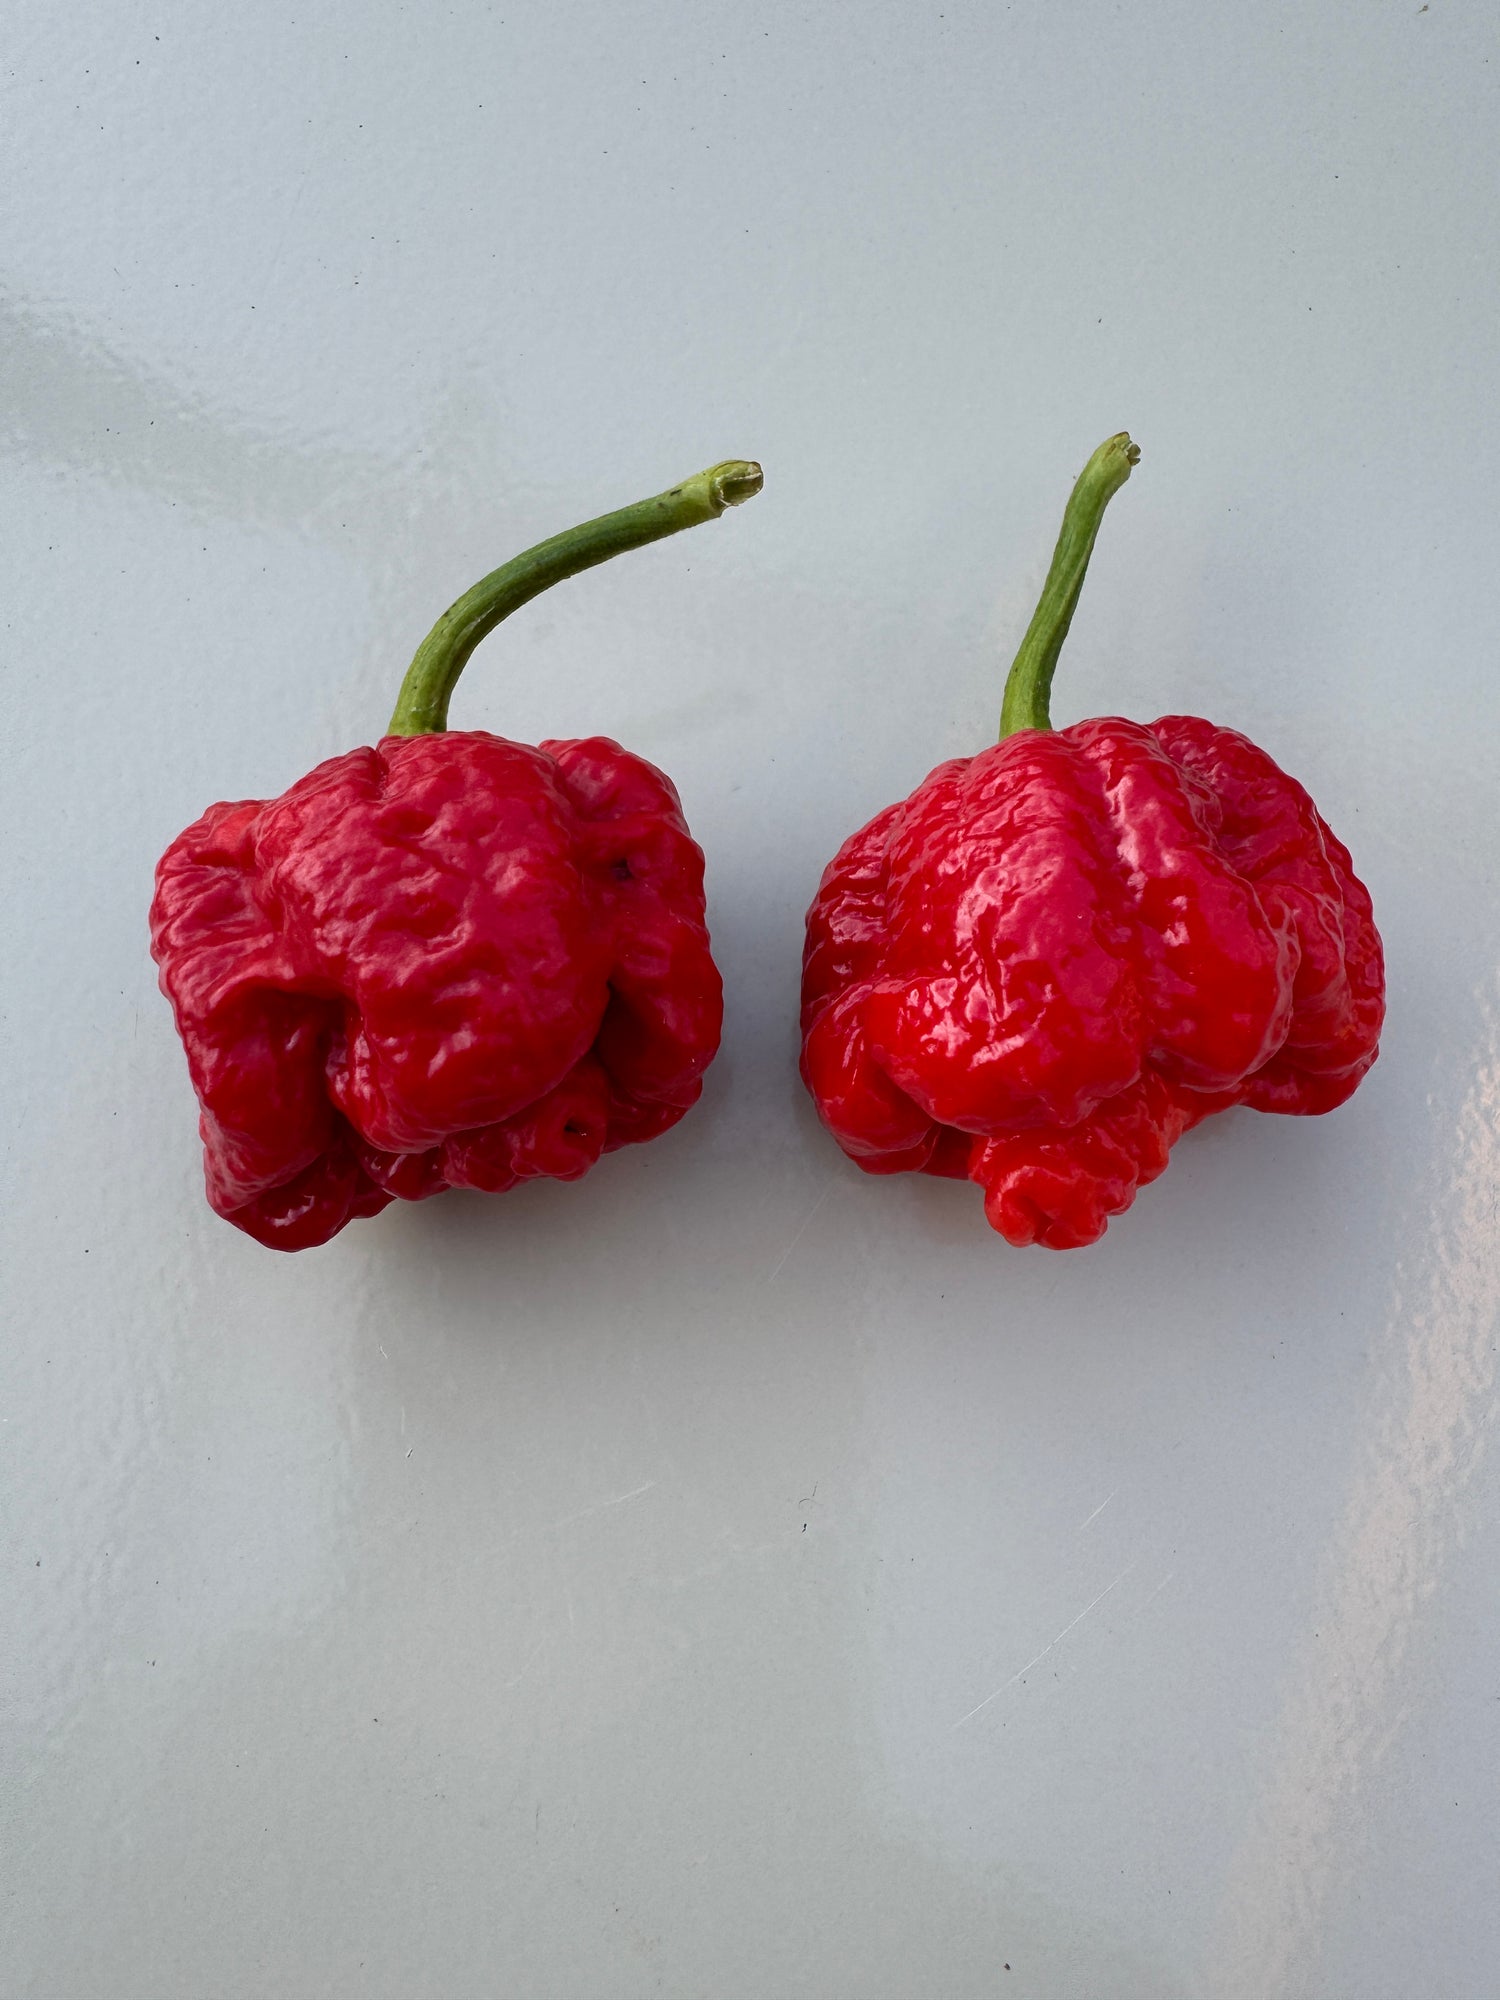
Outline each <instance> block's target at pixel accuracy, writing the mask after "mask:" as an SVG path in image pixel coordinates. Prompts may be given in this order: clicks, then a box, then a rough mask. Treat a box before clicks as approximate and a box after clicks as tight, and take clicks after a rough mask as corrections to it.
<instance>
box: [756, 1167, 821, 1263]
mask: <svg viewBox="0 0 1500 2000" xmlns="http://www.w3.org/2000/svg"><path fill="white" fill-rule="evenodd" d="M832 1193H833V1182H832V1181H830V1182H829V1183H828V1185H827V1187H825V1188H824V1190H823V1192H822V1193H821V1194H820V1195H819V1196H818V1198H817V1200H816V1201H815V1202H814V1203H813V1205H812V1207H811V1208H810V1209H809V1210H808V1211H807V1213H806V1215H804V1216H803V1218H802V1227H801V1228H800V1229H799V1230H798V1231H797V1233H796V1235H795V1236H794V1237H793V1238H792V1240H791V1242H790V1243H788V1245H787V1246H786V1248H785V1250H783V1251H782V1253H781V1256H780V1258H779V1260H778V1262H777V1265H776V1269H775V1270H774V1271H773V1272H772V1273H771V1275H770V1277H769V1278H767V1280H766V1283H767V1284H768V1285H774V1284H775V1282H776V1280H777V1279H778V1278H779V1277H780V1276H781V1274H782V1272H783V1271H784V1270H785V1268H786V1261H787V1259H788V1257H790V1256H791V1254H792V1252H793V1251H794V1250H795V1249H796V1247H797V1245H798V1244H799V1243H800V1242H801V1241H802V1239H803V1237H804V1236H805V1235H806V1234H807V1232H808V1230H809V1229H810V1228H811V1227H812V1219H813V1217H814V1216H815V1215H816V1214H817V1212H818V1210H819V1209H820V1208H821V1207H822V1206H823V1204H824V1202H825V1201H827V1199H828V1197H829V1196H830V1195H831V1194H832Z"/></svg>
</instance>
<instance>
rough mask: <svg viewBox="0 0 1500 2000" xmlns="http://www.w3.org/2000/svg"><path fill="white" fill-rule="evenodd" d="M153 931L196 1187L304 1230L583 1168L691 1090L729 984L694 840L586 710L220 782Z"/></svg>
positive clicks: (280, 1239) (664, 1115)
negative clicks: (573, 716)
mask: <svg viewBox="0 0 1500 2000" xmlns="http://www.w3.org/2000/svg"><path fill="white" fill-rule="evenodd" d="M151 944H152V951H153V954H154V955H155V957H156V959H157V962H158V965H159V967H160V971H161V983H162V987H163V990H164V991H165V993H166V995H167V997H168V998H169V999H170V1001H171V1002H172V1006H173V1010H174V1012H175V1014H176V1018H177V1027H178V1032H179V1034H180V1035H181V1037H182V1041H183V1046H184V1048H185V1049H186V1051H187V1058H188V1067H189V1071H190V1073H191V1076H192V1080H193V1085H194V1088H195V1089H196V1091H197V1093H198V1098H199V1102H200V1105H201V1107H202V1116H201V1119H200V1129H201V1131H202V1135H203V1150H204V1167H205V1175H206V1180H207V1188H208V1199H209V1202H210V1204H211V1206H212V1207H213V1208H214V1209H215V1210H216V1211H217V1212H218V1213H219V1214H220V1215H222V1216H224V1217H226V1218H227V1219H228V1220H229V1221H231V1222H234V1223H236V1224H238V1226H239V1227H240V1228H241V1229H244V1230H246V1231H248V1233H249V1234H250V1235H252V1236H254V1237H256V1238H257V1239H258V1240H259V1241H260V1242H262V1243H266V1244H269V1245H271V1246H272V1247H273V1248H277V1249H283V1250H300V1249H304V1248H307V1247H308V1246H309V1245H312V1244H315V1243H322V1242H325V1241H326V1240H327V1239H328V1238H329V1237H330V1236H332V1235H333V1234H334V1233H335V1232H336V1231H337V1230H340V1229H342V1228H343V1226H344V1224H345V1223H346V1222H349V1221H351V1220H352V1219H353V1218H354V1217H356V1216H365V1215H374V1214H376V1213H377V1212H378V1211H379V1210H380V1209H382V1208H384V1207H385V1206H386V1204H387V1203H388V1202H390V1201H391V1200H392V1199H394V1198H395V1197H397V1196H399V1197H401V1198H403V1199H405V1200H408V1201H418V1200H421V1199H423V1198H424V1197H425V1196H427V1195H431V1194H437V1193H439V1192H441V1191H442V1190H443V1189H444V1188H449V1187H465V1188H479V1189H483V1190H485V1191H487V1192H490V1193H500V1192H503V1191H504V1190H506V1189H508V1188H512V1187H515V1186H516V1185H517V1183H518V1182H520V1181H523V1180H530V1179H533V1178H537V1177H548V1178H551V1179H554V1180H575V1179H577V1177H578V1176H579V1175H580V1174H583V1173H586V1172H587V1170H588V1169H589V1168H590V1167H591V1166H592V1165H593V1164H594V1162H595V1161H596V1160H597V1159H598V1158H599V1156H600V1154H601V1153H604V1152H608V1151H610V1150H612V1149H613V1148H615V1147H617V1146H624V1145H628V1144H630V1143H631V1142H632V1141H635V1140H641V1139H652V1138H655V1137H656V1136H657V1134H658V1133H661V1132H664V1131H666V1130H667V1128H668V1127H669V1126H670V1125H674V1124H675V1123H676V1122H677V1120H678V1119H679V1118H681V1117H682V1115H683V1113H684V1112H685V1111H686V1110H687V1109H688V1108H689V1106H690V1105H692V1104H693V1103H694V1102H695V1101H696V1100H697V1098H698V1095H699V1093H700V1091H701V1089H702V1086H703V1072H704V1070H705V1069H706V1068H707V1066H708V1064H709V1062H710V1061H711V1060H712V1058H713V1055H714V1053H715V1051H716V1049H717V1048H718V1045H719V1030H720V1025H721V1022H722V1017H723V998H722V988H721V985H720V980H719V974H718V971H717V968H716V967H715V965H714V962H713V959H712V957H711V956H710V953H709V942H708V932H707V929H706V927H705V924H704V899H703V855H702V852H701V850H700V849H699V848H698V846H697V845H696V844H695V842H694V841H693V840H692V839H691V837H690V836H689V834H688V830H687V827H686V825H685V824H684V822H683V818H682V810H681V805H680V803H679V800H678V797H677V794H676V792H675V791H674V789H673V787H672V785H671V784H670V782H669V781H668V780H667V779H666V778H665V777H664V776H663V775H662V773H661V772H660V771H657V770H655V769H654V768H653V767H652V766H651V765H650V764H647V763H645V762H644V761H643V760H642V759H641V758H639V757H633V756H631V755H630V754H629V752H628V751H625V750H622V749H621V748H620V746H619V745H618V744H617V743H612V742H610V741H608V740H607V739H606V738H603V737H593V738H591V739H589V740H587V741H585V742H575V743H543V744H541V745H540V746H538V747H537V748H535V749H532V748H531V747H529V746H528V745H526V744H521V743H511V742H507V741H506V740H505V739H504V738H503V737H499V736H491V735H488V734H486V733H484V732H483V731H478V730H470V731H452V732H444V733H443V734H440V735H433V736H412V737H386V738H385V739H384V740H383V741H382V742H381V743H380V744H378V745H377V746H376V747H375V748H374V749H362V750H351V751H349V752H348V753H347V754H346V755H345V756H342V757H334V758H332V759H330V760H329V761H328V762H327V763H326V764H321V765H319V766H318V768H317V769H316V770H315V771H312V772H310V773H309V774H308V776H307V777H305V778H303V779H302V780H301V781H300V782H299V783H298V784H295V785H293V786H292V788H291V790H290V791H288V792H284V793H283V794H282V796H281V797H280V798H278V799H272V800H269V801H260V800H252V801H249V802H247V803H243V804H237V805H216V806H211V807H210V808H209V810H208V811H207V812H206V813H205V814H204V815H203V817H202V818H201V819H200V820H198V821H197V822H196V823H195V824H194V825H193V826H191V827H189V828H188V829H187V831H186V832H185V833H183V834H181V835H179V837H178V838H177V839H176V840H175V841H173V843H172V845H171V846H170V847H169V848H168V849H167V852H166V854H165V855H164V856H163V857H162V860H161V863H160V865H159V867H158V869H157V887H156V896H155V899H154V901H153V904H152V909H151Z"/></svg>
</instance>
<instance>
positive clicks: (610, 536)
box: [387, 458, 762, 736]
mask: <svg viewBox="0 0 1500 2000" xmlns="http://www.w3.org/2000/svg"><path fill="white" fill-rule="evenodd" d="M761 484H762V475H761V469H760V467H759V466H758V465H755V464H752V463H751V462H750V461H749V460H748V459H742V458H730V459H725V460H724V462H723V463H722V464H720V465H711V466H710V467H709V469H708V470H707V472H699V473H695V474H694V476H693V477H692V478H691V479H684V480H683V482H682V484H681V485H680V486H673V487H671V488H670V489H669V490H668V491H667V492H665V493H658V494H656V495H654V496H653V497H652V498H651V499H650V500H638V501H637V502H636V503H635V505H634V506H633V507H621V508H620V509H619V510H618V512H616V513H614V514H601V515H600V516H599V518H598V520H596V521H585V522H584V523H583V524H582V526H581V527H577V528H569V529H568V530H567V532H566V533H565V534H561V535H554V536H553V537H552V539H551V540H550V541H546V542H538V543H537V545H536V547H535V548H534V549H527V550H526V552H525V554H524V555H519V556H516V557H515V558H514V559H513V560H512V561H510V562H508V563H505V564H504V565H503V566H502V567H501V568H500V569H497V570H492V571H491V572H490V574H489V575H488V576H487V577H484V578H482V579H481V580H480V581H479V582H478V583H476V584H475V586H474V588H473V589H472V590H466V591H465V592H464V594H463V596H462V597H461V598H459V600H458V602H457V603H456V604H450V605H449V607H448V609H447V610H446V611H445V612H444V613H443V615H442V617H441V618H440V619H439V620H438V622H437V623H436V625H434V626H433V628H432V630H431V631H430V632H429V633H428V634H427V637H426V638H425V639H424V640H423V641H422V643H421V645H420V646H418V648H417V651H416V655H415V657H414V659H413V660H412V663H411V665H410V666H409V667H408V668H407V670H406V679H405V680H404V681H403V682H402V683H401V692H400V694H399V695H398V697H397V699H396V708H395V713H394V714H393V715H392V716H391V723H390V728H389V730H388V731H387V734H388V735H391V736H429V735H435V734H437V732H439V731H440V730H443V729H446V728H447V727H448V699H449V696H450V695H451V694H452V693H453V688H454V683H455V682H456V681H457V679H458V677H459V675H460V674H461V673H462V672H463V670H464V667H465V665H466V663H467V661H468V658H469V655H470V654H471V653H472V652H473V650H474V648H475V647H476V646H477V645H478V644H479V642H480V640H481V639H482V638H484V637H485V635H486V633H489V632H493V631H494V629H495V627H496V626H497V625H498V624H499V623H500V621H501V619H502V618H508V617H509V616H510V614H511V612H512V611H518V610H519V609H520V607H521V606H522V605H523V604H526V603H529V602H530V600H531V599H532V598H533V597H537V596H539V595H540V594H541V592H542V591H544V590H550V589H551V587H552V585H553V584H554V583H561V582H562V580H563V579H564V577H569V576H577V574H578V572H579V571H580V570H585V569H592V568H593V567H594V565H595V564H596V563H602V562H608V561H609V559H610V557H611V556H618V555H623V554H624V553H625V551H626V550H627V549H639V548H644V547H645V545H646V543H647V542H656V541H660V540H661V538H662V536H663V535H675V534H677V533H678V532H679V531H680V530H681V529H683V528H695V527H696V526H697V525H698V523H699V522H700V521H713V520H717V518H718V516H719V515H720V514H722V513H723V512H724V509H725V508H726V507H737V506H738V505H739V504H740V502H741V501H742V500H749V499H751V498H752V497H753V496H754V495H755V494H757V493H759V491H760V489H761Z"/></svg>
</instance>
